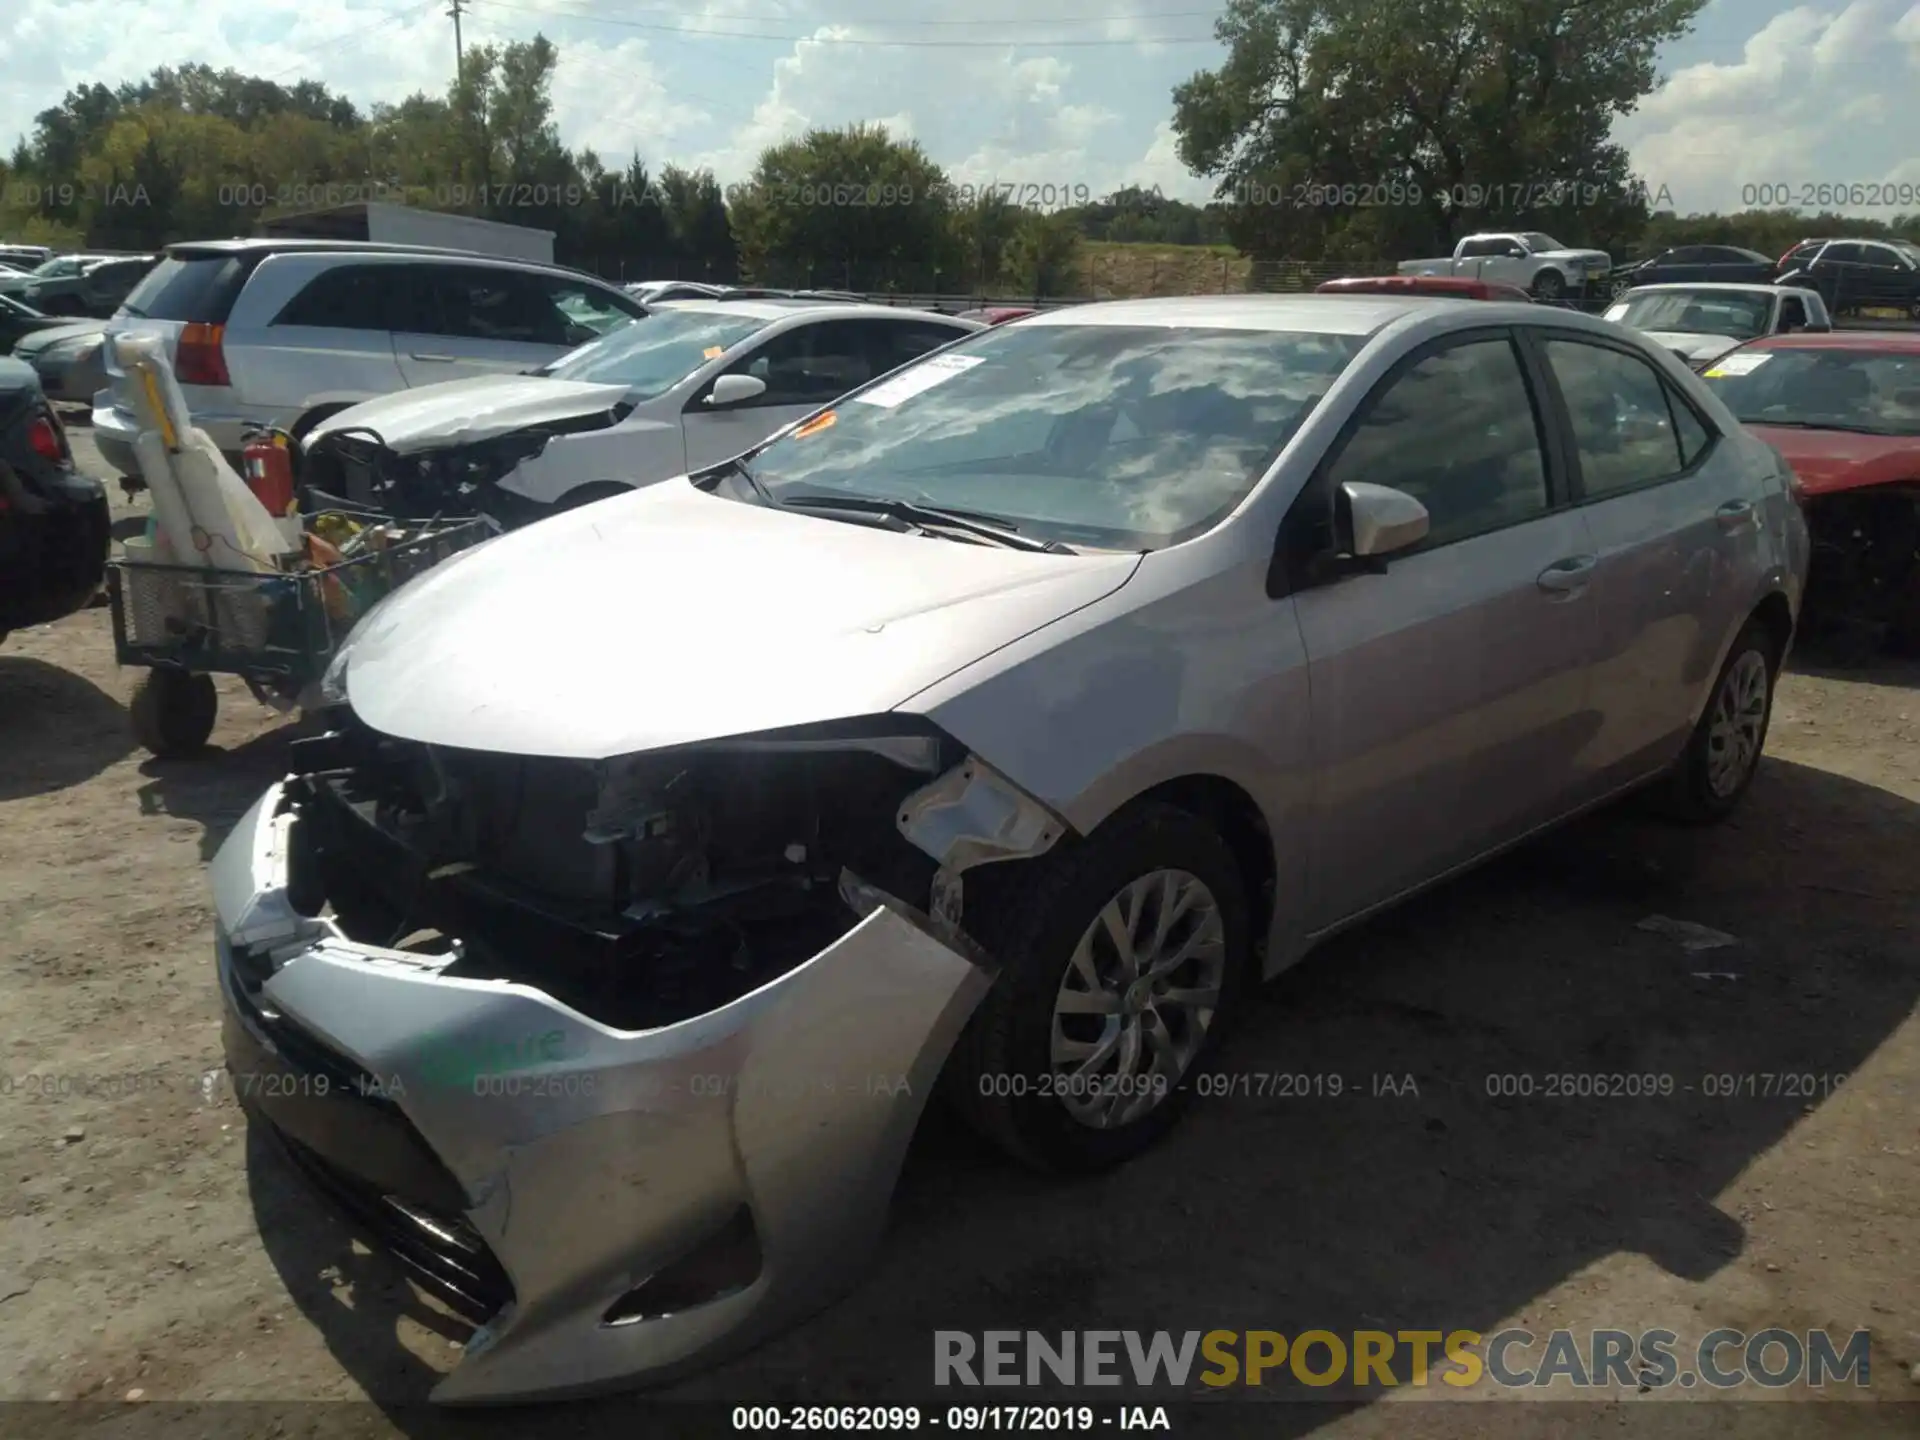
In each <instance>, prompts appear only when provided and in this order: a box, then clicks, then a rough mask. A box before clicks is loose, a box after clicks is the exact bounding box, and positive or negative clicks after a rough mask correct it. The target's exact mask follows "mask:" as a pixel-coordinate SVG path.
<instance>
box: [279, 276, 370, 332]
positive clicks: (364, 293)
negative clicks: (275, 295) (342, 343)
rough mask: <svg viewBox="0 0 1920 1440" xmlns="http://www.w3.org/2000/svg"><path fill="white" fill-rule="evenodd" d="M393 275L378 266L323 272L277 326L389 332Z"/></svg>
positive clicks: (285, 310)
mask: <svg viewBox="0 0 1920 1440" xmlns="http://www.w3.org/2000/svg"><path fill="white" fill-rule="evenodd" d="M391 282H392V272H391V269H390V267H381V266H378V265H341V266H337V267H335V268H334V269H331V270H323V271H321V272H320V273H319V274H318V275H316V276H314V277H313V279H312V280H310V281H308V282H307V287H306V289H304V290H302V291H301V292H300V293H299V294H298V295H296V296H294V297H293V299H291V300H289V301H288V302H287V303H286V306H285V307H284V308H283V309H282V310H281V311H280V313H279V314H278V315H276V316H274V317H273V321H272V323H273V324H275V325H319V326H326V327H329V328H332V329H337V330H386V329H388V328H389V326H390V325H391V324H392V323H393V322H392V321H391V320H390V318H389V317H390V316H391V314H392V312H393V304H392V302H393V292H394V289H395V287H394V285H393V284H392V283H391Z"/></svg>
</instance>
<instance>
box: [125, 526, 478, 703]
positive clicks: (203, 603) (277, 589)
mask: <svg viewBox="0 0 1920 1440" xmlns="http://www.w3.org/2000/svg"><path fill="white" fill-rule="evenodd" d="M328 509H330V510H333V511H336V512H337V513H344V514H348V515H350V516H361V515H368V512H365V511H356V509H355V507H351V506H348V505H338V506H334V505H329V506H328ZM368 518H370V519H373V518H377V519H378V520H379V521H380V522H382V523H388V524H391V523H394V522H393V521H392V520H391V517H387V516H378V517H372V516H368ZM309 524H311V521H310V522H309ZM408 528H412V529H414V531H415V533H412V534H410V535H408V537H407V538H406V539H404V540H400V541H397V542H396V543H394V544H391V545H389V546H387V547H386V548H384V549H378V550H369V551H367V552H366V553H364V554H360V555H355V556H352V557H351V558H349V559H346V560H343V561H341V562H340V563H338V564H334V565H328V566H325V567H319V568H314V569H309V570H300V571H289V572H286V573H277V574H273V573H270V574H259V573H256V572H254V571H250V570H218V569H208V568H206V567H203V566H198V565H173V564H157V563H153V562H149V561H136V560H118V561H115V562H114V563H113V565H112V566H110V567H109V570H108V577H107V579H108V594H109V598H110V599H111V602H112V606H113V643H114V651H115V654H116V655H117V657H118V659H119V661H120V663H121V664H123V665H147V666H155V665H170V666H175V667H178V668H180V669H184V670H190V671H195V672H203V673H219V674H231V675H242V676H246V677H248V678H249V679H255V680H269V681H278V682H283V683H285V684H287V685H303V684H306V683H308V682H311V681H313V680H317V679H319V678H320V676H321V675H322V674H323V673H325V670H326V667H327V664H328V662H329V661H330V660H331V659H332V658H333V654H334V651H336V650H337V649H338V648H339V646H340V642H341V641H342V640H344V639H345V638H346V636H347V633H348V631H350V630H351V629H352V628H353V626H354V624H355V623H356V622H357V621H358V620H359V618H360V617H361V616H362V615H364V614H365V613H366V612H367V611H368V610H370V609H371V608H372V607H373V606H374V605H375V604H376V603H377V602H378V601H380V600H381V599H384V598H385V597H386V596H387V595H389V594H391V593H392V592H393V591H394V590H396V589H398V588H399V587H400V586H402V585H404V584H405V583H406V582H407V581H409V580H411V579H413V578H414V577H415V576H416V575H421V574H424V573H425V572H426V571H428V570H431V569H432V568H433V567H434V566H436V565H438V564H439V563H440V562H441V561H442V560H445V559H447V558H448V557H449V556H452V555H454V554H456V553H458V552H459V551H462V550H466V549H468V548H470V547H472V546H474V545H477V544H479V543H480V542H482V541H484V540H488V539H491V538H492V537H493V536H494V535H495V534H496V533H497V529H496V527H495V526H494V525H493V524H492V523H491V522H490V521H488V520H486V519H484V518H463V519H459V520H451V521H445V522H438V521H426V522H419V523H418V524H417V525H413V526H409V527H408Z"/></svg>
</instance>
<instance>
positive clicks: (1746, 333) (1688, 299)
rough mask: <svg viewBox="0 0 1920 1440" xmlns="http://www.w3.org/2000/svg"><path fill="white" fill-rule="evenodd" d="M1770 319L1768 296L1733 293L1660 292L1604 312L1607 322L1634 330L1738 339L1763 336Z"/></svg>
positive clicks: (1770, 308) (1698, 291)
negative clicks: (1631, 327) (1627, 326)
mask: <svg viewBox="0 0 1920 1440" xmlns="http://www.w3.org/2000/svg"><path fill="white" fill-rule="evenodd" d="M1772 316H1773V297H1772V296H1771V295H1744V294H1741V293H1740V292H1739V291H1737V290H1661V291H1656V292H1654V293H1652V294H1646V295H1636V296H1634V297H1633V298H1632V299H1630V300H1628V301H1627V302H1626V303H1625V304H1624V305H1616V306H1614V308H1613V309H1611V310H1609V311H1608V312H1607V318H1608V319H1609V320H1618V321H1619V322H1620V323H1621V324H1623V325H1631V326H1633V327H1634V329H1636V330H1666V331H1677V332H1680V333H1682V334H1687V335H1729V336H1732V337H1734V338H1735V339H1739V340H1752V339H1754V338H1756V337H1758V336H1761V335H1764V334H1766V333H1767V326H1768V322H1769V321H1770V320H1771V318H1772Z"/></svg>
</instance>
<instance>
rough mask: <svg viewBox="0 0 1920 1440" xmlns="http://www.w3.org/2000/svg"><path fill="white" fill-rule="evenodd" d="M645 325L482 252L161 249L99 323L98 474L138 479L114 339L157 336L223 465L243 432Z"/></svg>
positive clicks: (516, 366)
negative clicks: (103, 377)
mask: <svg viewBox="0 0 1920 1440" xmlns="http://www.w3.org/2000/svg"><path fill="white" fill-rule="evenodd" d="M646 313H647V307H646V306H645V305H644V304H642V303H641V302H640V301H638V300H636V299H635V298H634V297H633V296H631V295H628V294H626V293H625V292H623V291H622V290H621V289H620V288H619V287H618V286H614V285H609V284H606V283H605V282H604V281H601V280H597V279H595V278H593V277H592V276H590V275H583V274H581V273H579V272H577V271H573V270H566V269H562V268H561V267H559V266H555V265H538V264H533V263H531V262H528V261H524V260H512V259H506V258H502V257H498V256H489V255H472V254H466V253H463V252H460V251H449V250H436V249H429V248H426V247H421V246H405V245H381V244H374V243H368V242H364V241H361V242H354V241H347V240H273V239H266V240H210V241H202V242H194V243H190V244H182V245H171V246H169V247H167V252H166V257H165V258H164V259H163V260H162V261H161V262H160V263H159V265H157V266H155V267H154V269H153V271H152V272H151V273H150V274H149V275H148V276H147V277H146V279H145V280H143V281H141V283H140V284H139V286H138V287H136V288H135V289H134V291H133V293H132V294H130V295H128V296H127V299H126V303H125V304H124V305H122V306H121V307H120V310H119V311H118V313H116V314H115V316H114V317H113V320H112V321H111V322H110V323H109V324H108V326H107V341H108V343H107V344H106V346H105V347H104V349H105V359H106V370H107V388H106V389H104V390H101V391H100V392H99V393H98V394H96V395H95V396H94V397H93V403H94V410H93V434H94V439H95V441H96V442H97V443H98V444H99V447H100V453H101V455H102V457H103V458H104V459H105V460H106V462H107V463H108V464H109V465H112V466H113V467H114V468H115V469H117V470H119V471H120V472H121V473H122V474H125V475H137V474H138V473H139V464H138V462H137V461H136V460H135V459H134V455H133V438H134V436H135V434H137V433H138V430H139V426H138V425H137V423H136V422H135V421H134V418H133V413H134V412H133V409H132V407H131V406H130V405H129V404H128V403H127V400H126V397H125V396H124V395H122V394H121V393H120V392H121V387H122V386H124V385H125V384H126V383H127V382H126V377H125V376H124V375H123V374H122V373H121V372H120V368H119V365H118V362H116V361H115V360H114V358H113V345H112V338H113V336H115V335H117V334H125V333H136V334H158V335H162V336H164V337H165V339H166V343H167V348H168V352H169V355H170V357H171V358H172V361H173V368H174V374H175V375H176V376H177V377H178V379H179V381H180V387H181V390H182V393H183V394H184V395H185V396H186V400H187V404H188V406H189V407H190V408H191V409H192V411H193V418H194V423H195V424H197V425H198V426H199V427H200V428H201V429H203V430H205V431H206V432H207V433H208V434H209V435H210V436H212V437H213V440H214V443H215V444H217V445H218V446H219V447H220V448H221V450H223V451H225V452H227V453H228V455H229V457H230V458H233V459H235V460H236V461H237V457H238V453H239V451H240V448H241V446H242V444H243V443H244V442H243V440H242V436H243V434H244V433H245V431H246V430H247V428H248V427H249V426H252V425H276V426H279V427H281V428H282V429H286V430H290V431H292V432H293V433H294V434H295V435H300V434H304V433H305V432H306V431H307V430H309V429H311V428H312V427H313V426H314V425H315V424H317V423H318V422H319V421H320V420H323V419H325V418H326V417H327V416H328V415H331V414H334V413H335V412H337V411H340V410H344V409H346V408H347V407H348V406H349V405H354V404H358V403H359V402H360V401H362V400H369V399H372V398H374V397H375V396H379V395H386V394H390V393H391V392H393V391H395V390H405V389H408V388H409V387H411V386H415V385H430V384H433V383H435V382H436V381H442V380H455V379H465V378H470V377H472V376H477V375H493V374H501V373H508V374H511V373H516V372H520V371H526V370H530V369H533V368H535V367H537V366H540V365H543V364H545V363H546V362H547V361H549V360H553V359H556V358H558V357H559V356H561V355H564V354H566V353H567V351H569V350H572V349H574V348H575V347H577V346H579V345H582V344H584V343H585V342H587V341H589V340H594V339H597V338H598V337H600V336H601V335H604V334H606V333H607V332H608V331H609V330H612V329H615V328H616V327H618V326H620V325H624V324H626V323H627V322H628V321H629V320H633V319H637V318H639V317H641V316H644V315H645V314H646ZM236 468H237V467H236Z"/></svg>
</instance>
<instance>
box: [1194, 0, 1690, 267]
mask: <svg viewBox="0 0 1920 1440" xmlns="http://www.w3.org/2000/svg"><path fill="white" fill-rule="evenodd" d="M1704 4H1705V0H1229V3H1228V7H1227V10H1226V13H1225V14H1224V15H1223V16H1222V17H1221V19H1220V21H1219V22H1218V24H1217V26H1216V31H1217V33H1218V35H1219V37H1220V39H1221V41H1222V42H1223V43H1225V44H1226V45H1227V47H1228V54H1227V58H1226V61H1225V63H1224V64H1222V65H1221V66H1220V68H1219V69H1217V70H1212V71H1204V72H1201V73H1199V74H1196V75H1195V76H1193V78H1191V79H1190V80H1188V81H1186V82H1185V83H1184V84H1182V85H1180V86H1178V87H1177V88H1176V89H1175V91H1174V127H1175V130H1176V132H1177V133H1178V136H1179V144H1180V157H1181V159H1182V160H1183V161H1184V162H1185V163H1186V164H1187V165H1188V166H1189V167H1191V168H1192V169H1193V170H1194V171H1196V172H1197V173H1199V174H1202V175H1205V176H1208V177H1210V178H1212V179H1213V180H1214V181H1215V182H1216V184H1217V186H1218V190H1217V193H1218V194H1219V196H1220V198H1221V199H1222V200H1223V201H1225V202H1227V203H1228V204H1229V205H1230V207H1231V212H1232V213H1231V220H1230V226H1231V231H1232V234H1233V238H1234V241H1235V243H1237V244H1239V245H1241V246H1242V248H1244V249H1248V250H1250V251H1252V252H1253V253H1255V254H1256V255H1261V256H1280V255H1294V256H1312V255H1318V254H1320V253H1322V252H1323V251H1324V250H1326V249H1328V248H1329V246H1330V245H1332V243H1333V241H1334V238H1335V237H1336V236H1337V235H1338V234H1339V233H1340V232H1341V231H1343V230H1345V229H1347V228H1348V227H1350V226H1353V225H1356V224H1357V223H1360V220H1361V212H1362V211H1365V210H1373V211H1375V212H1377V213H1375V214H1372V215H1368V216H1365V217H1364V228H1365V231H1366V232H1367V235H1368V239H1369V241H1370V243H1372V244H1375V245H1380V246H1385V247H1388V249H1389V253H1393V252H1396V251H1397V252H1398V253H1402V254H1405V253H1415V254H1418V253H1423V252H1427V253H1430V252H1432V251H1433V250H1434V248H1435V247H1441V246H1445V245H1447V244H1449V243H1450V242H1451V241H1452V240H1453V239H1455V238H1456V237H1458V236H1459V235H1460V234H1462V233H1465V232H1467V231H1469V230H1474V229H1479V228H1482V227H1500V226H1510V225H1521V224H1524V225H1526V226H1528V227H1529V228H1535V229H1546V230H1551V231H1553V232H1555V233H1557V234H1561V235H1563V236H1564V237H1565V238H1567V239H1568V240H1570V241H1572V242H1575V243H1578V242H1580V241H1582V240H1585V241H1588V242H1591V243H1597V244H1610V243H1619V242H1620V241H1621V240H1623V239H1626V238H1630V237H1632V236H1634V235H1637V233H1638V231H1639V229H1640V228H1641V226H1642V225H1644V223H1645V220H1646V215H1647V206H1646V204H1645V201H1644V195H1643V187H1641V186H1640V185H1639V184H1638V182H1637V181H1636V179H1635V177H1634V176H1633V174H1632V172H1631V169H1630V166H1629V164H1628V161H1627V156H1626V153H1625V151H1624V150H1623V149H1622V148H1621V147H1620V146H1618V145H1616V144H1614V143H1613V142H1612V140H1611V139H1610V138H1609V134H1610V131H1611V128H1612V125H1613V122H1614V121H1615V120H1616V119H1617V118H1618V117H1620V116H1622V115H1624V114H1627V113H1628V112H1630V111H1631V110H1632V109H1633V107H1634V106H1635V105H1636V104H1637V103H1638V101H1639V100H1640V99H1641V98H1642V97H1643V96H1645V95H1646V94H1648V93H1649V92H1650V91H1651V90H1652V89H1653V87H1654V84H1655V81H1656V78H1657V77H1656V74H1655V70H1654V57H1655V55H1656V53H1657V51H1658V50H1659V47H1660V46H1661V45H1663V44H1665V43H1667V42H1668V41H1671V40H1673V39H1676V38H1678V37H1679V36H1681V35H1683V34H1685V33H1686V32H1687V31H1688V30H1689V29H1690V27H1691V25H1692V22H1693V19H1694V17H1695V16H1696V15H1697V14H1698V13H1699V11H1700V10H1701V9H1702V8H1703V6H1704Z"/></svg>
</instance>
